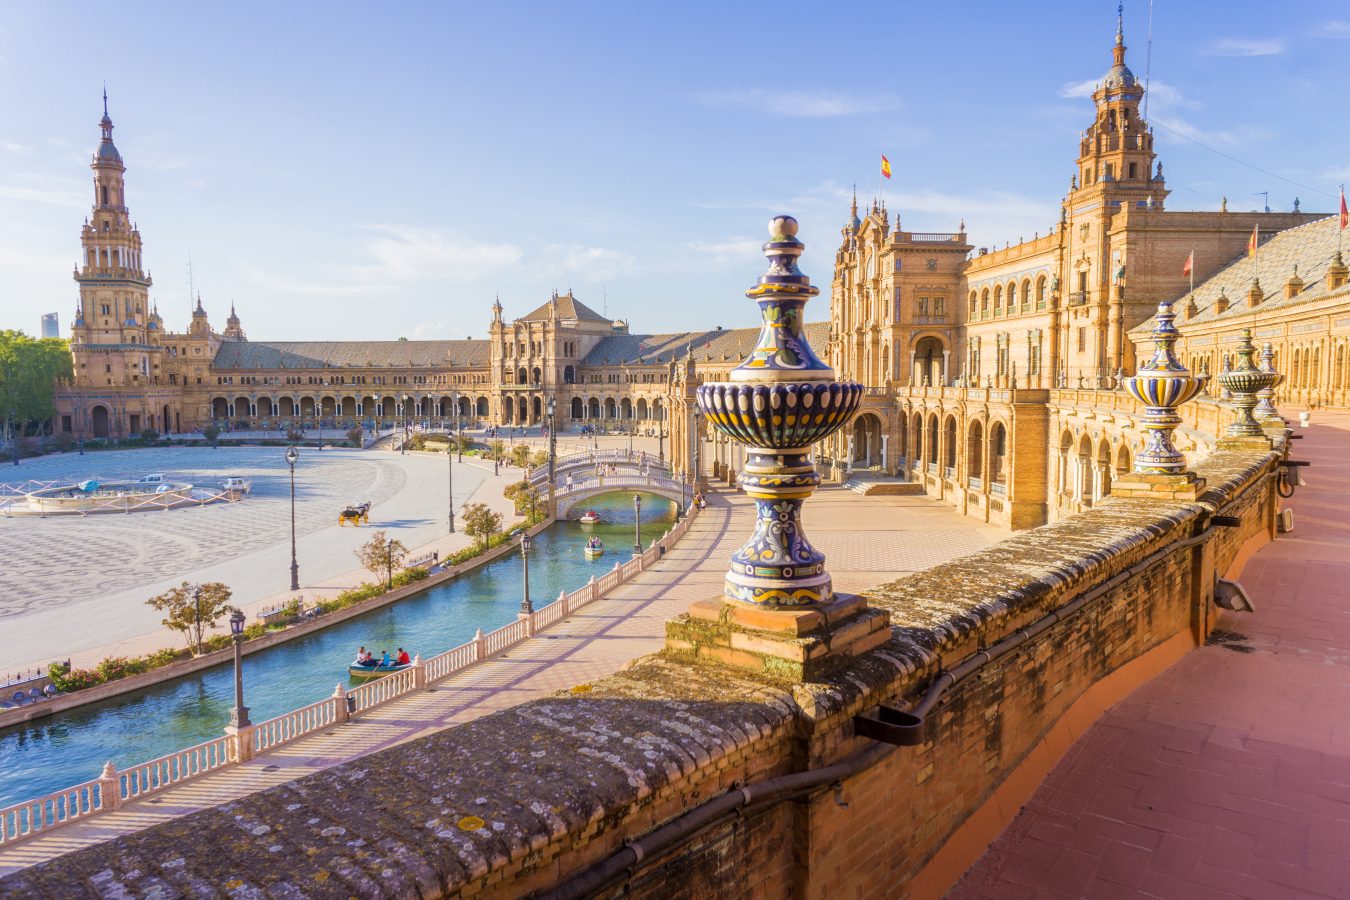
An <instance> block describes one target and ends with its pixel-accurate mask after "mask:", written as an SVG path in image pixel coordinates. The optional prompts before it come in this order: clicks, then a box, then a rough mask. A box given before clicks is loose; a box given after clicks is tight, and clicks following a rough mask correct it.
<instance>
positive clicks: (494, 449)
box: [488, 438, 506, 459]
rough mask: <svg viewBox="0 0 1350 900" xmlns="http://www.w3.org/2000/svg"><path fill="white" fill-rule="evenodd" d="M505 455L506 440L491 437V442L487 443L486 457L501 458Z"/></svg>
mask: <svg viewBox="0 0 1350 900" xmlns="http://www.w3.org/2000/svg"><path fill="white" fill-rule="evenodd" d="M505 456H506V441H504V440H502V439H501V438H493V440H492V443H490V444H488V459H502V458H504V457H505Z"/></svg>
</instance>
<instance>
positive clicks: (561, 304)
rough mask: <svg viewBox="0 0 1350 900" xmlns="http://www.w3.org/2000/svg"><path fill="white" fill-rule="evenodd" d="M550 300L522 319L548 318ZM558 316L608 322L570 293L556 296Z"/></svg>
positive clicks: (536, 319) (560, 317)
mask: <svg viewBox="0 0 1350 900" xmlns="http://www.w3.org/2000/svg"><path fill="white" fill-rule="evenodd" d="M553 302H554V301H552V300H550V301H549V302H548V303H545V304H544V305H543V306H541V307H539V308H538V309H536V310H535V311H534V312H532V313H530V314H529V315H525V316H521V317H520V319H521V320H524V321H531V322H533V321H538V320H539V319H548V318H549V317H550V311H549V307H550V306H552V305H553ZM557 303H558V318H559V319H579V320H582V321H590V322H608V321H610V320H609V319H607V318H605V317H604V316H602V315H600V314H599V313H598V312H596V311H595V310H593V309H591V308H590V307H589V306H587V305H586V304H584V303H582V302H581V301H580V300H578V299H576V298H575V297H573V296H572V295H571V294H563V295H561V296H559V297H558V298H557Z"/></svg>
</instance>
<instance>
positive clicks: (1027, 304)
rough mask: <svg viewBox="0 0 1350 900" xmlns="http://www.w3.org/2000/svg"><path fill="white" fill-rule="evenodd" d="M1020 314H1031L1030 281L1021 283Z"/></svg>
mask: <svg viewBox="0 0 1350 900" xmlns="http://www.w3.org/2000/svg"><path fill="white" fill-rule="evenodd" d="M1022 312H1031V281H1030V280H1026V281H1023V282H1022Z"/></svg>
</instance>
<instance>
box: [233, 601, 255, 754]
mask: <svg viewBox="0 0 1350 900" xmlns="http://www.w3.org/2000/svg"><path fill="white" fill-rule="evenodd" d="M230 635H231V636H232V637H233V638H234V709H232V710H230V727H231V728H234V729H236V730H237V729H240V728H246V727H248V726H249V725H251V724H252V723H251V722H249V720H248V707H247V706H245V705H244V650H243V646H244V614H243V613H242V612H240V611H239V610H237V609H236V610H235V611H234V612H233V613H231V614H230Z"/></svg>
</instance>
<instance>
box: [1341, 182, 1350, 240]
mask: <svg viewBox="0 0 1350 900" xmlns="http://www.w3.org/2000/svg"><path fill="white" fill-rule="evenodd" d="M1346 225H1350V210H1347V209H1346V208H1345V185H1341V231H1344V230H1345V226H1346Z"/></svg>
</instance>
